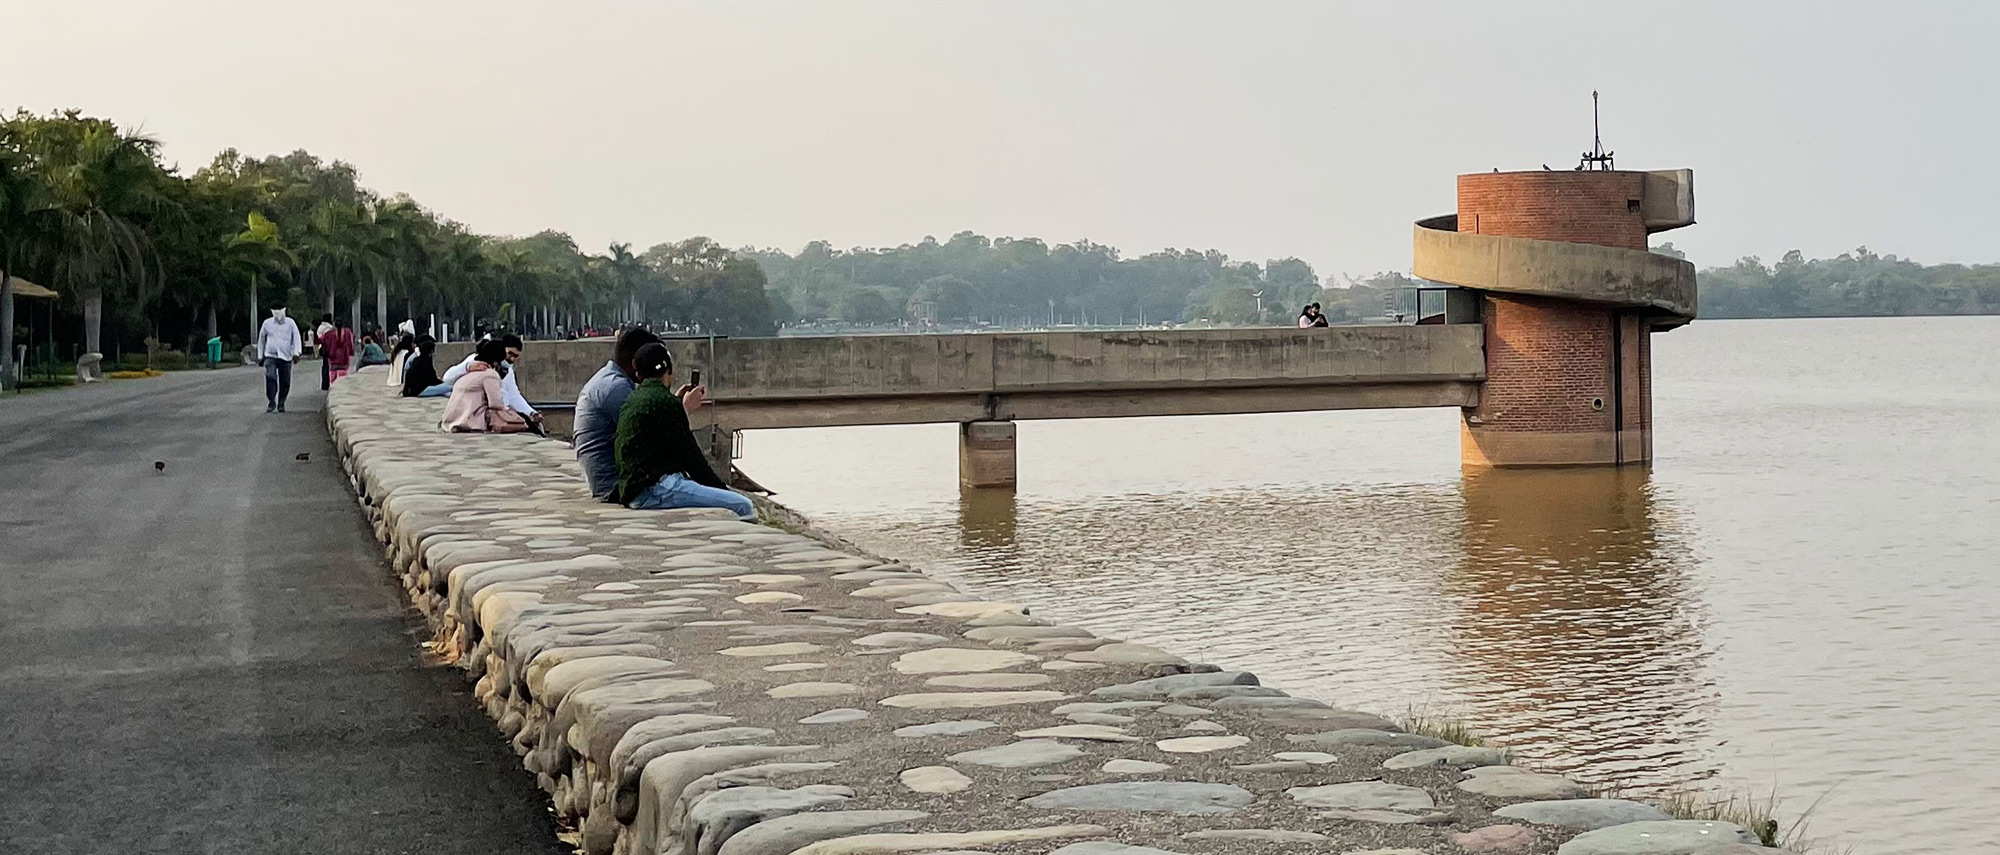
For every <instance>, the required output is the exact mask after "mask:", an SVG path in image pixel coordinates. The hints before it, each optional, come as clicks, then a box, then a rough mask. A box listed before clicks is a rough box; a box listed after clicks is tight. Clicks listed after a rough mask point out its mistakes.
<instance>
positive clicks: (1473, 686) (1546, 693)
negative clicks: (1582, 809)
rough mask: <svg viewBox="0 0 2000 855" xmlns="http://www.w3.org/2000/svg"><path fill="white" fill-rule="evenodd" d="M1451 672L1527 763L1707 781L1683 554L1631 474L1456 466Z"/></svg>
mask: <svg viewBox="0 0 2000 855" xmlns="http://www.w3.org/2000/svg"><path fill="white" fill-rule="evenodd" d="M1461 489H1462V491H1463V495H1464V527H1463V537H1464V542H1463V546H1462V550H1463V552H1462V555H1461V557H1460V559H1459V561H1458V565H1457V570H1456V572H1454V573H1452V574H1451V577H1450V579H1449V580H1448V582H1447V584H1446V585H1445V587H1444V591H1443V594H1444V596H1443V602H1445V603H1448V604H1449V605H1450V606H1451V608H1452V609H1454V610H1455V611H1456V612H1457V614H1456V616H1455V618H1454V619H1453V620H1452V625H1451V632H1450V642H1449V643H1450V645H1451V650H1452V653H1453V655H1454V657H1455V658H1456V660H1457V663H1458V666H1459V667H1457V668H1454V669H1453V672H1452V674H1451V675H1450V676H1451V678H1452V680H1453V683H1452V686H1453V688H1454V689H1455V690H1456V691H1455V694H1457V695H1458V696H1459V697H1460V698H1462V699H1463V700H1464V702H1465V703H1466V704H1467V705H1469V706H1470V708H1471V710H1470V713H1469V714H1470V717H1471V718H1473V719H1474V720H1476V721H1478V722H1480V724H1481V725H1482V726H1483V727H1485V728H1489V729H1490V731H1489V732H1494V733H1505V734H1510V735H1511V738H1510V741H1513V742H1517V743H1519V745H1520V748H1519V752H1520V753H1521V754H1522V755H1523V756H1525V757H1526V758H1528V759H1529V760H1530V761H1531V762H1533V763H1534V764H1535V765H1537V766H1541V767H1545V768H1551V769H1557V770H1562V771H1565V772H1569V773H1572V774H1574V775H1576V776H1577V777H1579V778H1580V779H1585V780H1588V781H1589V782H1591V783H1601V784H1614V783H1615V784H1621V785H1624V786H1625V787H1627V788H1630V789H1645V785H1647V784H1673V783H1676V782H1683V781H1686V780H1688V779H1690V778H1693V777H1705V774H1706V770H1702V769H1699V768H1698V767H1699V761H1698V756H1699V755H1698V754H1697V753H1695V751H1694V748H1695V747H1696V746H1699V745H1701V744H1702V743H1703V742H1704V739H1703V737H1704V733H1703V731H1704V727H1703V723H1704V722H1705V721H1706V718H1707V711H1708V708H1709V707H1710V706H1712V704H1713V700H1714V690H1713V687H1712V686H1709V685H1707V684H1705V683H1704V680H1703V677H1702V675H1701V667H1702V661H1703V658H1704V650H1703V646H1702V641H1701V632H1700V630H1701V618H1700V613H1699V612H1700V601H1699V599H1698V598H1697V597H1696V596H1695V593H1696V592H1695V591H1694V586H1693V580H1692V579H1691V574H1690V571H1691V570H1692V564H1693V561H1692V555H1691V554H1690V552H1689V550H1688V549H1687V548H1686V547H1685V546H1684V545H1683V544H1682V542H1681V540H1680V533H1679V532H1678V531H1676V530H1675V528H1674V526H1673V523H1672V520H1671V519H1669V520H1667V521H1666V522H1665V524H1663V522H1662V520H1661V517H1662V516H1665V515H1666V514H1664V513H1663V511H1662V508H1661V505H1662V504H1665V503H1664V502H1662V501H1660V500H1658V499H1657V498H1656V496H1655V495H1654V491H1653V489H1652V486H1651V482H1650V478H1649V476H1648V473H1647V472H1646V471H1644V470H1637V469H1560V470H1545V471H1511V470H1499V471H1485V472H1479V471H1469V472H1466V473H1465V474H1464V476H1463V478H1462V480H1461Z"/></svg>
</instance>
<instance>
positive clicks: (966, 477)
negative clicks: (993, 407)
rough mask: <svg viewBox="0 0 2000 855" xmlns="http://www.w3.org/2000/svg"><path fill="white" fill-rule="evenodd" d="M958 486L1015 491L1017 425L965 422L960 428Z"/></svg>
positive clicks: (1010, 423) (1011, 423)
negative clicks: (1015, 426)
mask: <svg viewBox="0 0 2000 855" xmlns="http://www.w3.org/2000/svg"><path fill="white" fill-rule="evenodd" d="M958 484H959V486H961V487H982V488H983V487H1004V488H1007V489H1009V490H1011V489H1013V488H1014V423H1013V422H966V423H964V424H961V425H959V426H958Z"/></svg>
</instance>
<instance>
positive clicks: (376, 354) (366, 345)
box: [361, 335, 389, 368]
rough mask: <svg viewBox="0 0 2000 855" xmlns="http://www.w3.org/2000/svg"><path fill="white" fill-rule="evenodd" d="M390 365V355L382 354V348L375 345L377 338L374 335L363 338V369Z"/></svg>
mask: <svg viewBox="0 0 2000 855" xmlns="http://www.w3.org/2000/svg"><path fill="white" fill-rule="evenodd" d="M388 364H389V354H386V353H383V352H382V346H381V345H379V344H376V343H375V337H374V336H372V335H364V336H362V337H361V367H363V368H366V367H368V366H370V365H388Z"/></svg>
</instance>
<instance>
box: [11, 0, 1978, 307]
mask: <svg viewBox="0 0 2000 855" xmlns="http://www.w3.org/2000/svg"><path fill="white" fill-rule="evenodd" d="M0 6H4V7H5V10H4V12H0V108H10V107H13V106H17V105H18V106H22V107H27V108H29V109H32V110H38V111H46V110H51V109H57V108H71V107H74V108H78V109H81V110H83V111H84V112H86V113H89V114H94V115H101V116H105V117H108V118H112V119H115V120H118V121H120V122H121V123H125V124H130V125H136V126H138V127H141V128H143V129H144V130H145V131H146V132H148V133H150V134H152V135H154V136H156V137H158V138H159V139H160V140H162V142H163V143H164V150H165V152H166V155H167V157H168V159H169V160H170V161H175V162H178V163H179V164H180V166H181V167H182V169H183V170H184V171H186V172H192V171H193V170H194V169H195V168H198V167H199V166H201V165H202V164H205V163H206V162H208V160H209V159H210V158H211V157H212V156H213V155H214V153H215V152H217V151H219V150H221V149H223V148H226V147H234V148H236V149H238V150H240V151H242V152H244V153H246V154H255V155H261V154H269V153H282V152H287V151H291V150H294V149H298V148H304V149H307V150H309V151H312V152H313V153H315V154H318V155H320V156H322V157H327V158H338V159H341V160H345V161H348V162H350V163H353V164H355V166H356V167H358V168H359V169H360V171H361V174H362V179H363V182H364V183H365V184H367V185H369V186H370V187H373V188H375V189H377V190H379V191H383V192H387V193H394V192H407V193H409V194H410V195H412V196H414V197H415V198H416V199H417V200H418V201H420V202H422V203H423V204H425V205H426V206H428V207H430V208H432V209H434V210H436V211H438V212H439V213H440V214H442V215H444V216H447V217H449V218H452V219H455V220H459V221H461V222H464V223H466V224H468V225H469V226H471V227H472V228H474V229H476V230H478V231H482V232H487V233H493V234H530V233H533V232H537V231H541V230H543V229H556V230H559V231H563V232H567V233H569V234H570V235H571V236H573V237H574V238H575V239H576V240H577V242H578V243H579V244H581V245H582V246H583V247H585V248H586V249H590V250H599V251H601V250H602V248H603V247H604V246H605V245H606V244H608V243H610V242H612V241H627V242H631V243H634V244H637V245H638V246H640V247H645V246H650V245H652V244H654V243H658V242H662V241H668V240H678V239H681V238H685V237H689V236H692V235H697V234H700V235H708V236H710V237H713V238H715V239H717V240H719V241H721V242H723V243H724V244H727V245H730V246H747V245H755V246H759V247H779V248H783V249H787V250H792V251H796V250H797V249H798V248H799V247H800V246H802V245H804V244H805V243H806V242H807V241H809V240H815V239H822V240H827V241H830V242H831V243H832V244H833V245H835V246H837V247H852V246H893V245H897V244H902V243H911V242H916V241H918V240H921V239H922V238H923V237H924V236H925V235H935V236H937V237H939V238H940V239H942V238H946V237H949V236H950V235H951V234H952V233H954V232H957V231H961V230H967V229H970V230H972V231H976V232H979V233H981V234H985V235H988V236H1014V237H1029V236H1033V237H1040V238H1043V239H1044V240H1047V241H1049V242H1050V243H1052V244H1053V243H1061V242H1069V241H1074V240H1077V239H1080V238H1089V239H1091V240H1094V241H1097V242H1099V243H1106V244H1110V245H1113V246H1116V247H1118V248H1120V249H1121V250H1123V251H1124V253H1125V255H1127V256H1128V257H1130V256H1137V255H1140V254H1143V253H1145V252H1150V251H1153V250H1157V249H1160V248H1165V247H1174V248H1197V249H1209V248H1214V249H1219V250H1221V251H1223V252H1225V253H1227V254H1229V255H1230V256H1231V257H1233V258H1238V259H1244V260H1252V261H1263V260H1267V259H1275V258H1284V257H1288V256H1297V257H1299V258H1303V259H1305V260H1306V261H1309V262H1311V263H1312V264H1313V265H1314V267H1315V268H1317V269H1318V270H1319V271H1320V272H1321V273H1322V274H1335V273H1347V274H1356V275H1364V274H1367V273H1370V272H1373V271H1377V270H1407V269H1408V267H1409V264H1410V237H1409V235H1410V224H1411V222H1412V221H1414V220H1417V219H1419V218H1422V217H1425V216H1429V215H1433V214H1439V213H1448V212H1450V211H1451V210H1453V208H1454V201H1453V186H1454V184H1453V176H1454V175H1455V174H1458V173H1461V172H1485V171H1490V170H1492V169H1494V168H1496V167H1497V168H1500V169H1523V168H1525V169H1538V168H1540V167H1541V166H1542V165H1543V164H1547V165H1549V166H1552V167H1554V168H1557V169H1567V168H1570V167H1573V166H1575V165H1576V160H1577V157H1578V155H1579V154H1580V153H1581V152H1582V151H1583V150H1584V149H1586V148H1589V147H1590V143H1591V124H1590V93H1591V91H1592V90H1597V91H1600V92H1601V93H1602V98H1603V134H1604V143H1605V147H1606V148H1608V149H1610V150H1612V151H1614V152H1616V154H1617V163H1618V165H1619V166H1620V167H1622V168H1628V169H1667V168H1682V167H1686V168H1692V169H1693V170H1694V171H1695V211H1696V217H1697V219H1698V220H1699V223H1698V224H1697V225H1695V226H1692V227H1689V228H1686V229H1683V230H1680V231H1676V232H1672V233H1669V234H1663V235H1659V236H1656V240H1671V241H1672V242H1673V243H1674V244H1675V245H1676V246H1677V247H1679V248H1680V249H1682V250H1684V251H1686V252H1687V253H1688V255H1689V257H1690V258H1691V259H1693V260H1694V261H1695V262H1696V263H1697V264H1700V265H1703V266H1709V265H1723V264H1728V263H1731V262H1733V261H1734V260H1735V259H1737V258H1738V257H1741V256H1746V255H1757V256H1761V257H1763V258H1764V259H1765V260H1767V261H1771V260H1775V259H1776V258H1777V257H1778V256H1780V255H1782V254H1783V253H1784V252H1785V251H1786V250H1788V249H1799V250H1802V251H1804V252H1805V253H1806V254H1807V255H1808V256H1831V255H1836V254H1838V253H1840V252H1843V251H1847V250H1850V249H1852V248H1854V247H1857V246H1862V245H1866V246H1867V247H1869V248H1870V249H1872V250H1874V251H1876V252H1878V253H1883V254H1889V253H1894V254H1898V255H1901V256H1904V257H1910V258H1915V259H1918V260H1920V261H1924V262H1927V263H1936V262H1943V261H1955V262H1963V263H1975V262H1993V261H2000V242H1996V241H1995V240H1994V239H1993V231H1994V229H1993V226H1992V221H1991V217H1990V216H1987V214H1988V212H1989V211H1990V209H1991V201H1990V200H1992V199H1994V198H1996V197H2000V172H1996V170H1994V169H1993V168H1991V166H1990V164H1989V162H1988V161H1989V158H1990V156H1991V155H1990V153H1991V151H1992V150H1993V148H1994V144H1995V141H1996V140H2000V110H1995V109H1994V104H1993V93H1994V91H1995V89H1996V84H2000V51H1996V50H1994V49H1992V46H1991V42H1992V36H1993V34H1994V33H1995V32H2000V3H1992V2H1965V3H1954V2H1940V1H1934V2H1909V3H1895V4H1888V3H1857V2H1810V3H1807V2H1775V0H1760V1H1759V2H1755V3H1744V2H1714V3H1706V2H1675V3H1645V4H1640V3H1603V2H1590V3H1582V2H1579V3H1566V2H1563V3H1559V2H1527V1H1526V0H1521V2H1508V3H1474V2H1445V1H1443V0H1440V2H1425V3H1401V2H1396V3H1391V2H1376V3H1358V2H1357V3H1341V2H1231V3H1221V2H1215V3H1187V2H1165V1H1164V0H1147V2H1111V0H1064V2H1053V0H1051V2H945V0H926V1H925V2H902V0H866V2H860V0H854V2H833V0H817V2H750V0H736V2H700V3H697V2H663V1H662V0H634V2H590V0H576V2H563V3H551V2H540V0H538V2H514V1H513V0H482V2H445V0H398V2H375V0H344V2H340V3H303V2H277V3H261V4H250V5H245V4H242V3H240V2H211V0H174V2H158V0H124V1H123V2H111V1H110V0H103V2H98V1H97V0H62V2H35V0H0Z"/></svg>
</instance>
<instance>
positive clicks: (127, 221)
mask: <svg viewBox="0 0 2000 855" xmlns="http://www.w3.org/2000/svg"><path fill="white" fill-rule="evenodd" d="M22 124H23V126H24V128H25V131H26V140H25V142H26V145H25V148H26V150H27V151H28V153H29V159H28V164H29V166H28V168H29V171H30V172H31V173H32V174H33V175H34V177H35V179H37V180H36V183H37V184H38V185H39V187H38V189H39V192H40V196H41V199H40V201H39V202H38V203H36V204H34V205H32V206H31V208H30V210H29V212H28V217H29V218H30V219H32V220H36V221H37V224H36V227H31V228H30V232H31V233H36V234H38V238H39V243H40V246H39V247H38V253H37V254H39V255H40V256H41V257H42V264H41V267H42V269H43V270H44V271H45V272H47V273H49V274H50V277H49V278H50V280H51V282H56V283H61V284H63V285H66V286H69V287H68V289H67V290H70V291H72V292H74V293H76V294H79V295H80V296H81V297H82V298H83V301H84V305H83V332H84V349H85V350H86V351H88V352H90V353H101V352H102V350H101V349H100V341H99V332H100V327H101V326H102V322H103V316H104V290H103V289H104V286H105V284H106V283H111V284H128V285H136V286H138V287H139V288H144V287H145V284H146V280H147V275H148V272H149V269H148V268H149V265H148V263H147V262H148V255H149V247H150V241H149V239H148V238H147V235H146V231H145V229H144V228H143V225H142V220H143V218H144V217H145V216H147V215H148V214H154V213H158V212H159V211H161V210H162V209H163V208H164V207H165V202H164V200H163V199H162V198H161V196H160V194H159V187H160V182H161V181H162V180H163V179H164V178H165V177H166V173H165V171H164V170H162V169H161V168H160V165H159V161H158V159H157V151H158V149H159V143H158V142H157V141H155V140H154V139H152V138H151V137H146V136H139V135H135V134H127V133H123V132H121V131H119V129H118V127H117V126H116V125H114V124H112V123H110V122H108V121H104V120H102V119H87V118H82V117H80V116H79V115H77V114H76V113H75V112H74V111H71V112H68V113H64V114H62V116H61V117H60V119H55V118H52V119H48V120H35V119H33V118H32V117H29V118H28V120H27V121H25V122H23V123H22Z"/></svg>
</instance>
